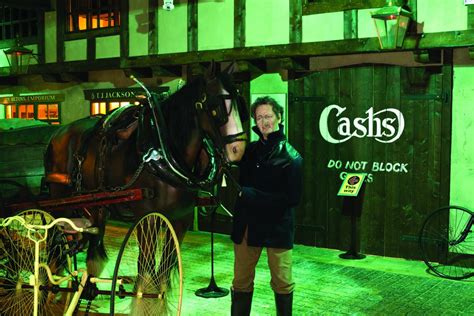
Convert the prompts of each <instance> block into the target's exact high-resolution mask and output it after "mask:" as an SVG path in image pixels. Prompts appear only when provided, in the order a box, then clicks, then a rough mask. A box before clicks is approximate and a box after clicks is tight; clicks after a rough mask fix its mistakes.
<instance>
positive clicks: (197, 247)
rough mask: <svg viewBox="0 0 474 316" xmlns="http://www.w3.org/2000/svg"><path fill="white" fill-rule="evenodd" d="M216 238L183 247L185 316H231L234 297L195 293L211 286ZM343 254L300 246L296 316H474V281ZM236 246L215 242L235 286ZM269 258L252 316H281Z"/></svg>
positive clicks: (195, 237)
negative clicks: (212, 247) (211, 255)
mask: <svg viewBox="0 0 474 316" xmlns="http://www.w3.org/2000/svg"><path fill="white" fill-rule="evenodd" d="M209 244H210V237H209V234H208V233H198V232H190V233H189V234H188V235H187V237H186V239H185V242H184V244H183V246H182V248H183V262H184V267H185V294H184V302H183V315H229V314H230V313H229V310H230V297H229V296H226V297H224V298H218V299H203V298H200V297H197V296H195V295H194V291H195V290H196V289H198V288H200V287H205V286H207V284H208V283H209V276H210V264H209V262H210V261H209V252H210V246H209ZM339 253H340V252H339V251H335V250H329V249H317V248H314V247H307V246H299V245H297V246H296V247H295V250H294V254H293V257H294V278H295V281H296V289H295V294H294V295H295V296H294V307H293V313H294V315H296V316H298V315H474V279H472V278H471V280H469V281H451V280H446V279H441V278H439V277H436V276H433V275H430V274H428V273H427V272H426V268H425V265H424V264H423V263H422V262H418V261H408V260H402V259H396V258H384V257H378V256H368V257H367V258H366V259H364V260H343V259H340V258H339V257H338V254H339ZM232 260H233V253H232V243H231V241H230V240H229V238H228V236H224V235H216V237H215V279H216V282H217V284H218V285H219V286H220V287H226V288H229V286H230V284H231V281H232V264H233V262H232ZM269 275H270V273H269V271H268V268H267V264H266V255H265V254H263V255H262V258H260V262H259V265H258V267H257V276H256V281H255V293H254V298H253V305H252V315H275V314H276V313H275V310H274V309H275V308H274V299H273V292H272V291H271V289H270V285H269V282H270V277H269Z"/></svg>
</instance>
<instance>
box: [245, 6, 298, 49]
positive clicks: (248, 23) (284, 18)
mask: <svg viewBox="0 0 474 316" xmlns="http://www.w3.org/2000/svg"><path fill="white" fill-rule="evenodd" d="M245 9H246V11H245V33H246V34H245V45H246V46H262V45H276V44H287V43H289V40H290V34H289V14H290V13H289V11H290V6H289V2H288V0H247V2H246V8H245Z"/></svg>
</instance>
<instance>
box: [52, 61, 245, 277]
mask: <svg viewBox="0 0 474 316" xmlns="http://www.w3.org/2000/svg"><path fill="white" fill-rule="evenodd" d="M229 71H231V70H229ZM229 71H223V72H220V73H217V74H214V75H201V76H197V77H196V78H195V79H193V80H192V81H190V82H189V83H187V84H186V85H184V86H183V87H181V88H180V89H179V90H178V91H176V92H175V93H173V94H171V95H170V96H168V97H167V98H164V99H163V100H160V96H159V95H155V94H152V93H149V92H148V91H145V92H146V93H145V95H146V99H144V100H143V101H142V102H141V104H140V105H139V106H134V105H133V106H129V107H125V108H120V110H116V112H112V113H111V114H110V115H108V116H105V117H89V118H84V119H81V120H78V121H75V122H72V123H70V124H68V125H65V126H63V127H61V128H59V129H58V130H57V131H56V132H55V133H54V134H53V135H52V137H51V140H50V142H49V145H48V147H47V150H46V153H45V175H46V176H45V179H46V182H47V184H48V187H49V194H50V196H51V198H62V197H70V196H74V195H77V194H82V193H87V192H98V191H99V192H100V191H115V190H121V189H131V188H146V189H147V190H148V191H149V192H151V193H150V194H149V197H148V198H145V199H143V200H139V201H130V202H124V203H119V204H114V205H110V206H107V207H91V208H88V209H85V211H84V212H83V214H80V215H81V216H85V217H87V218H88V219H89V220H90V222H91V224H92V225H93V226H96V227H98V228H99V234H98V235H90V236H88V237H87V241H88V248H87V270H88V273H89V274H91V275H95V276H98V275H100V273H101V270H102V269H103V267H104V264H105V262H106V260H107V255H106V251H105V247H104V243H103V238H104V234H105V224H106V219H107V217H108V213H110V214H115V215H114V216H117V215H116V214H119V216H121V217H122V218H127V220H130V219H132V218H133V219H138V218H141V217H142V216H144V215H146V214H149V213H150V212H154V211H159V212H160V213H162V214H163V215H164V216H166V217H167V218H168V219H169V220H170V222H171V224H172V226H173V228H174V230H175V231H176V236H177V239H178V240H179V243H181V242H182V240H183V238H184V236H185V233H186V231H187V229H188V227H189V225H190V223H191V221H192V215H193V208H194V205H195V201H196V197H197V195H198V192H200V191H204V192H210V191H211V188H213V187H214V186H215V185H216V183H217V181H218V180H219V179H220V178H221V176H222V174H223V173H226V172H227V171H228V170H229V166H230V165H231V164H233V163H235V162H237V161H239V160H240V159H241V157H242V155H243V152H244V150H245V144H246V138H247V136H246V133H245V132H244V130H243V124H242V123H243V122H244V121H245V120H247V119H248V113H247V109H246V105H245V101H244V99H243V98H242V96H240V94H239V92H238V90H237V89H236V87H235V86H234V84H233V82H232V78H231V76H230V74H229V73H228V72H229ZM65 212H66V213H65ZM81 212H82V211H81ZM53 215H55V217H56V216H57V215H60V216H62V217H64V216H67V217H74V216H75V215H74V214H71V211H68V210H66V209H64V210H61V211H60V212H59V213H55V214H53ZM144 229H146V228H144ZM141 255H142V254H141ZM139 264H140V262H139Z"/></svg>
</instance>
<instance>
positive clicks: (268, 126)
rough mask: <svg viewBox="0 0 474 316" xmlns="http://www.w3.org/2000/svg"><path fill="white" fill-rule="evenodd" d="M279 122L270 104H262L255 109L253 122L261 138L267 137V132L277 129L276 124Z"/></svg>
mask: <svg viewBox="0 0 474 316" xmlns="http://www.w3.org/2000/svg"><path fill="white" fill-rule="evenodd" d="M280 122H281V117H279V116H278V115H277V114H275V112H273V108H272V106H271V105H270V104H262V105H259V106H258V107H257V109H256V110H255V123H256V124H257V127H258V129H259V130H260V132H261V133H262V135H263V139H267V137H268V134H270V133H272V132H274V131H276V130H278V124H279V123H280Z"/></svg>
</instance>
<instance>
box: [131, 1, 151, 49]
mask: <svg viewBox="0 0 474 316" xmlns="http://www.w3.org/2000/svg"><path fill="white" fill-rule="evenodd" d="M128 22H129V26H128V31H129V39H130V40H129V55H130V56H143V55H148V30H149V21H148V0H133V1H129V12H128Z"/></svg>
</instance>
